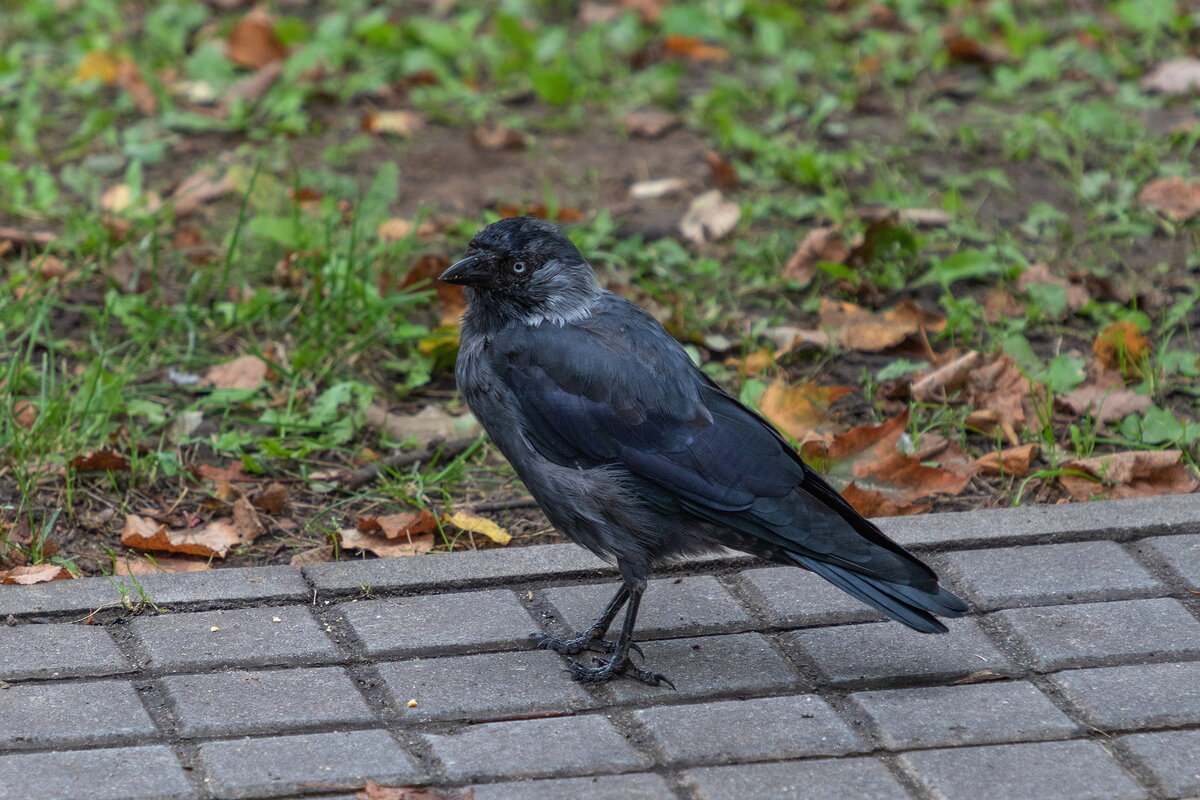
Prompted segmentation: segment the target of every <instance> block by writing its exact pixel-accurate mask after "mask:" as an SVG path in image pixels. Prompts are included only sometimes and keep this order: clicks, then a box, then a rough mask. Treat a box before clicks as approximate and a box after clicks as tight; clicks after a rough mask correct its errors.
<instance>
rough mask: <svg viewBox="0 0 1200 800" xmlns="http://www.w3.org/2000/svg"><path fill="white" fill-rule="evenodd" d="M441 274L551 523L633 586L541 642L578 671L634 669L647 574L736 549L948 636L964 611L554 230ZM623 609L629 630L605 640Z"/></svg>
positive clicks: (656, 678) (475, 407) (477, 394)
mask: <svg viewBox="0 0 1200 800" xmlns="http://www.w3.org/2000/svg"><path fill="white" fill-rule="evenodd" d="M441 279H442V280H444V281H448V282H450V283H457V284H462V285H463V286H465V287H466V297H467V312H466V315H465V316H464V318H463V324H462V345H461V349H460V350H459V355H458V366H457V378H458V387H459V389H460V390H461V391H462V393H463V395H464V396H465V397H466V400H467V403H468V404H469V405H470V407H471V409H472V411H474V412H475V416H476V417H478V418H479V421H480V422H481V423H482V424H483V426H484V428H486V429H487V432H488V433H489V434H490V435H491V437H492V440H493V441H494V442H495V443H496V446H497V447H499V448H500V450H501V452H503V453H504V455H505V456H507V457H508V460H509V461H510V462H512V465H513V467H514V468H515V469H516V471H517V474H518V475H519V476H520V477H521V480H522V481H524V482H525V485H526V486H527V487H528V489H529V491H530V492H531V493H532V494H533V496H534V498H535V499H536V500H537V502H538V504H539V505H540V506H541V507H542V510H543V511H544V512H545V513H546V516H547V517H548V518H549V520H550V522H551V523H553V525H554V526H555V527H556V528H558V530H560V531H561V532H562V533H564V534H566V535H567V536H568V537H569V538H570V539H572V540H573V541H575V542H577V543H578V544H581V545H583V546H584V547H586V548H588V549H589V550H591V551H592V552H594V553H596V554H598V555H600V556H601V557H603V558H606V559H608V560H610V561H614V560H615V561H616V565H617V568H618V570H619V571H620V573H621V587H620V588H619V589H618V591H617V594H616V596H615V597H613V599H612V601H611V602H610V603H609V604H608V605H607V606H606V607H605V609H604V612H603V613H602V614H601V615H600V617H599V619H597V620H596V622H595V623H594V624H593V625H592V626H591V628H589V629H588V630H587V631H584V632H583V633H580V634H579V635H577V636H575V637H574V638H571V639H566V640H560V639H555V638H551V637H547V636H543V635H541V634H535V636H536V637H537V638H538V639H539V640H540V642H539V644H540V646H541V647H544V648H549V649H551V650H555V651H557V652H560V653H566V654H570V655H575V654H577V653H580V652H582V651H583V650H595V651H597V652H606V653H611V654H612V656H611V658H609V659H608V660H601V659H596V660H595V661H596V664H597V666H595V667H587V666H584V665H583V664H580V663H579V662H577V661H571V662H570V672H571V674H572V675H573V676H574V677H575V678H576V679H578V680H581V681H605V680H609V679H611V678H613V677H615V676H617V675H622V674H627V675H629V676H631V677H634V678H636V679H638V680H640V681H643V682H645V683H649V684H652V685H658V683H659V682H664V681H665V682H667V683H669V681H666V678H664V676H662V675H661V674H659V673H655V672H650V671H648V670H644V669H641V668H639V667H637V666H634V665H633V664H631V663H630V656H629V651H630V649H631V648H633V649H635V650H636V649H637V645H634V644H632V638H633V627H634V621H635V619H636V618H637V611H638V604H639V603H640V602H641V599H642V593H643V591H644V590H645V588H646V576H647V573H648V572H649V571H650V569H651V567H652V566H654V565H658V564H661V563H664V562H667V561H670V560H671V559H673V558H677V557H679V556H682V555H687V554H691V553H699V552H704V551H711V550H714V549H717V548H720V547H731V548H734V549H736V550H743V551H746V552H748V553H753V554H754V555H757V556H761V557H762V558H765V559H767V560H769V561H773V562H777V563H780V564H791V565H795V566H799V567H803V568H804V569H808V570H811V571H813V572H815V573H816V574H818V575H820V576H821V577H822V578H824V579H825V580H827V581H829V582H830V583H832V584H833V585H835V586H837V587H838V588H839V589H842V590H844V591H846V592H848V593H850V594H851V595H853V596H854V597H857V598H858V599H859V600H862V601H863V602H864V603H867V604H868V605H870V606H873V607H875V608H877V609H879V610H880V611H882V612H883V613H884V614H886V615H888V616H889V617H891V618H892V619H895V620H897V621H899V622H902V623H904V624H905V625H907V626H909V627H910V628H913V629H915V630H918V631H922V632H924V633H941V632H945V630H946V627H945V626H944V625H942V623H941V622H939V621H938V620H937V619H935V618H934V616H933V615H934V614H939V615H942V616H947V617H956V616H961V615H962V614H964V613H966V612H967V606H966V604H965V603H963V601H962V600H960V599H959V598H958V597H956V596H955V595H954V594H952V593H951V592H949V591H947V590H946V589H945V588H943V587H941V586H939V585H938V578H937V575H936V574H935V573H934V571H933V570H932V569H930V568H929V567H928V566H926V565H925V564H923V563H922V562H921V561H919V560H918V559H917V558H916V557H914V556H913V555H911V554H910V553H908V552H907V551H905V550H904V548H902V547H900V546H899V545H898V544H896V543H895V542H893V541H891V540H890V539H888V538H887V537H886V536H884V535H883V533H882V532H881V531H880V530H879V528H877V527H876V526H875V525H874V524H872V523H871V522H870V521H869V520H867V519H866V518H864V517H862V516H861V515H860V514H858V512H856V511H855V510H854V509H853V508H851V506H850V504H849V503H847V502H846V501H845V500H844V499H843V498H842V496H841V495H840V494H838V492H837V491H836V490H834V489H833V488H832V487H831V486H830V485H829V484H828V483H826V482H825V481H824V480H823V479H822V478H821V477H820V476H819V475H818V474H817V473H816V472H814V471H813V469H812V468H811V467H809V466H808V465H807V464H805V463H804V462H803V461H802V460H801V459H800V457H799V456H798V455H797V454H796V451H795V450H794V449H793V448H792V447H791V445H789V444H788V442H787V441H786V440H785V439H784V438H783V437H782V436H781V435H780V434H779V433H777V432H776V430H775V429H774V428H773V427H771V425H770V424H769V423H768V422H766V421H765V420H764V419H763V418H762V417H760V416H759V415H758V414H755V413H754V412H753V411H751V410H750V409H748V408H746V407H745V406H744V405H742V404H741V403H740V402H738V401H737V400H736V399H734V398H733V397H731V396H730V395H729V394H727V393H726V392H725V391H723V390H722V389H721V388H720V387H719V386H717V385H716V384H715V383H713V382H712V381H711V380H710V379H709V378H708V377H707V376H706V375H705V374H704V373H703V372H701V371H700V370H699V369H697V368H696V366H695V365H694V364H693V363H692V361H691V359H690V358H689V357H688V355H687V353H685V352H684V350H683V348H682V347H681V346H680V345H679V343H678V342H676V341H675V340H674V339H673V338H671V336H670V335H669V334H668V333H667V332H666V331H665V330H663V328H662V327H661V326H660V325H659V324H658V322H656V321H655V320H654V318H653V317H651V316H650V315H649V314H647V313H646V312H645V311H643V310H642V309H640V308H638V307H637V306H635V305H633V304H632V303H630V302H628V301H627V300H624V299H623V298H621V297H619V296H617V295H615V294H613V293H612V292H608V291H605V290H603V289H601V288H600V287H599V285H598V284H597V281H596V275H595V273H594V272H593V271H592V267H591V265H589V264H588V262H587V261H586V260H584V258H583V256H582V255H581V254H580V252H579V250H578V249H576V247H575V245H573V244H572V243H571V242H570V240H568V239H567V238H566V237H565V236H563V235H562V234H561V233H560V232H559V230H558V228H557V227H555V226H554V225H553V224H552V223H549V222H546V221H544V220H540V219H534V218H531V217H515V218H511V219H505V220H501V221H500V222H496V223H494V224H492V225H489V226H488V227H486V228H484V229H483V230H482V231H480V232H479V233H478V234H476V236H475V238H474V239H472V240H471V243H470V246H469V247H468V249H467V255H466V257H465V258H464V259H462V260H461V261H459V262H458V263H456V264H454V265H453V266H452V267H450V268H449V269H448V270H446V272H445V273H443V274H442V276H441ZM622 606H627V610H626V612H625V621H624V624H623V626H622V628H621V635H620V637H619V638H618V640H617V641H616V643H615V644H614V643H612V642H610V641H606V640H605V639H604V635H605V634H606V633H607V631H608V628H609V626H610V625H611V624H612V622H613V619H614V618H615V617H616V616H617V614H618V613H619V612H620V610H621V607H622Z"/></svg>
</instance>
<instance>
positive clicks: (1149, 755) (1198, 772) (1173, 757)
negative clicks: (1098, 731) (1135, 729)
mask: <svg viewBox="0 0 1200 800" xmlns="http://www.w3.org/2000/svg"><path fill="white" fill-rule="evenodd" d="M1118 741H1119V742H1121V743H1122V744H1123V745H1125V746H1126V747H1128V748H1129V749H1130V750H1131V751H1132V752H1133V754H1134V755H1135V756H1137V758H1138V760H1139V761H1141V762H1142V764H1143V765H1144V766H1145V767H1146V768H1147V769H1149V770H1150V773H1151V775H1153V776H1154V780H1155V782H1156V783H1157V784H1158V785H1159V787H1160V788H1161V789H1162V790H1163V793H1164V794H1166V796H1167V797H1184V796H1186V795H1191V794H1197V793H1200V730H1187V731H1162V732H1161V733H1135V734H1133V735H1131V736H1122V737H1121V738H1120V739H1119V740H1118Z"/></svg>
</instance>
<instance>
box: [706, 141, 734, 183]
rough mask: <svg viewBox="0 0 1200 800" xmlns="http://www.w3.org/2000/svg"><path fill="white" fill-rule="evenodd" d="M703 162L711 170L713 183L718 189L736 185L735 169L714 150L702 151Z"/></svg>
mask: <svg viewBox="0 0 1200 800" xmlns="http://www.w3.org/2000/svg"><path fill="white" fill-rule="evenodd" d="M704 163H706V164H708V168H709V170H710V171H711V172H712V177H713V183H715V184H716V185H717V188H718V189H732V188H733V187H735V186H737V185H738V174H737V170H736V169H735V168H734V166H733V164H731V163H730V162H729V161H728V160H727V159H725V158H723V157H722V156H721V154H720V153H718V152H717V151H716V150H706V151H705V152H704Z"/></svg>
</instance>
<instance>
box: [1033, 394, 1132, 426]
mask: <svg viewBox="0 0 1200 800" xmlns="http://www.w3.org/2000/svg"><path fill="white" fill-rule="evenodd" d="M1054 403H1055V405H1057V406H1058V407H1059V408H1062V409H1065V410H1066V411H1069V412H1071V413H1072V414H1074V415H1075V416H1078V417H1081V416H1083V415H1084V414H1090V415H1091V417H1092V419H1093V420H1095V421H1096V424H1097V425H1107V424H1108V423H1110V422H1119V421H1121V420H1123V419H1125V417H1127V416H1128V415H1130V414H1135V413H1136V414H1140V413H1142V412H1144V411H1145V410H1146V409H1148V408H1150V405H1151V399H1150V396H1149V395H1145V394H1138V393H1137V392H1134V391H1131V390H1129V389H1126V388H1125V387H1124V386H1098V385H1096V384H1086V385H1084V386H1080V387H1079V388H1078V389H1076V390H1075V391H1073V392H1070V393H1068V394H1065V395H1061V396H1056V397H1055V398H1054Z"/></svg>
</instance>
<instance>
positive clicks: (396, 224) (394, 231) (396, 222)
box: [375, 217, 449, 266]
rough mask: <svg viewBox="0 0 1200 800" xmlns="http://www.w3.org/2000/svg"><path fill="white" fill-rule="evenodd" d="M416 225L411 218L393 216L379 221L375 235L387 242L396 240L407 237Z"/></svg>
mask: <svg viewBox="0 0 1200 800" xmlns="http://www.w3.org/2000/svg"><path fill="white" fill-rule="evenodd" d="M416 227H417V226H416V225H415V224H413V221H412V220H410V219H400V218H399V217H393V218H392V219H385V220H384V221H383V222H381V223H379V226H378V227H376V228H375V235H376V236H378V237H379V238H380V239H382V240H383V241H385V242H396V241H399V240H400V239H404V238H406V237H407V236H408V235H409V234H411V233H412V232H413V231H414V230H415V229H416ZM447 266H449V263H447Z"/></svg>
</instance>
